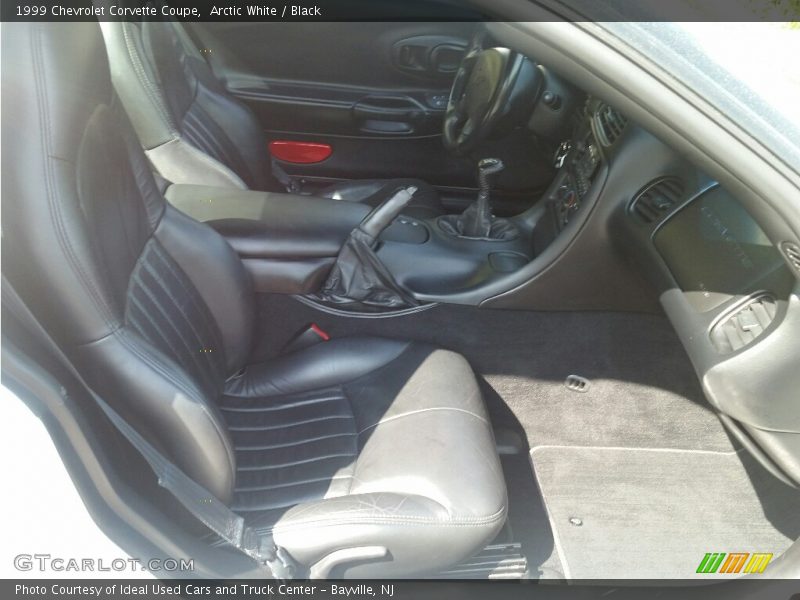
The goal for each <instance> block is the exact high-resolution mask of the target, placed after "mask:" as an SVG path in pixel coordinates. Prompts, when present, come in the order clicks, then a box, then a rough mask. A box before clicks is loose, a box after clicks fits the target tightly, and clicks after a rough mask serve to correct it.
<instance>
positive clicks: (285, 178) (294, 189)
mask: <svg viewBox="0 0 800 600" xmlns="http://www.w3.org/2000/svg"><path fill="white" fill-rule="evenodd" d="M271 163H272V164H271V166H272V176H273V177H274V178H275V179H277V180H278V183H280V184H281V185H282V186H283V187H284V188H285V189H286V191H287V192H289V193H290V194H299V193H300V192H301V191H302V188H301V186H300V182H299V181H298V180H297V178H296V177H292V176H291V175H289V174H288V173H287V172H286V171H285V170H284V168H283V167H282V166H280V165H279V164H278V161H277V159H276V158H275V157H274V156H273V157H272V161H271Z"/></svg>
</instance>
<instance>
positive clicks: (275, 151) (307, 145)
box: [269, 140, 333, 165]
mask: <svg viewBox="0 0 800 600" xmlns="http://www.w3.org/2000/svg"><path fill="white" fill-rule="evenodd" d="M269 152H270V154H271V155H272V156H274V157H275V158H277V159H278V160H282V161H283V162H288V163H296V164H301V165H309V164H312V163H318V162H322V161H323V160H325V159H326V158H328V157H329V156H330V155H331V154H333V148H331V147H330V145H328V144H319V143H317V142H293V141H288V140H276V141H274V142H270V143H269Z"/></svg>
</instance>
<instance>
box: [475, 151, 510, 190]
mask: <svg viewBox="0 0 800 600" xmlns="http://www.w3.org/2000/svg"><path fill="white" fill-rule="evenodd" d="M505 168H506V166H505V165H504V164H503V161H502V160H500V159H499V158H484V159H481V160H480V161H478V186H479V188H480V191H481V192H482V193H485V194H488V193H489V191H490V189H491V187H492V185H493V184H494V181H495V178H496V176H497V175H498V174H499V173H500V171H502V170H503V169H505Z"/></svg>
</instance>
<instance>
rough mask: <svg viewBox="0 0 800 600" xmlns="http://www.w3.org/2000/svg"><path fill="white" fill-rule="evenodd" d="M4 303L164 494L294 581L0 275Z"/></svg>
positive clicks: (269, 543)
mask: <svg viewBox="0 0 800 600" xmlns="http://www.w3.org/2000/svg"><path fill="white" fill-rule="evenodd" d="M2 302H3V304H4V305H5V306H6V308H8V309H9V310H10V311H11V313H12V314H13V315H14V317H16V319H17V320H18V321H19V322H20V324H22V325H23V326H25V328H26V329H27V330H28V331H29V332H30V333H32V334H34V335H35V336H36V337H37V338H38V339H40V340H41V341H42V342H43V343H44V344H45V346H46V347H47V348H48V349H49V350H50V351H52V353H53V354H54V355H55V358H57V359H58V360H59V361H60V362H61V363H62V364H63V365H64V367H65V368H66V369H67V370H68V371H69V372H70V373H71V374H72V375H73V376H74V377H75V378H76V379H77V380H78V382H79V383H80V384H81V385H82V386H83V387H84V388H85V389H86V390H87V391H88V392H89V394H90V395H91V397H92V398H93V399H94V401H95V402H96V403H97V405H98V406H99V407H100V408H101V409H102V411H103V412H104V413H105V415H106V416H107V417H108V419H109V420H110V421H111V423H113V425H114V426H115V427H116V428H117V430H118V431H119V432H120V433H121V434H122V435H123V436H125V438H126V439H127V440H128V441H129V442H130V443H131V445H132V446H133V447H134V448H136V450H138V451H139V453H140V454H141V455H142V457H143V458H144V459H145V460H146V461H147V464H149V465H150V468H151V469H152V470H153V473H155V475H156V476H157V477H158V484H159V485H160V486H161V487H163V488H164V489H166V490H168V491H169V492H170V493H171V494H172V495H173V496H174V497H175V499H176V500H178V502H180V503H181V505H182V506H183V507H184V508H185V509H186V510H187V511H189V513H191V514H192V515H193V516H194V517H195V518H197V519H198V520H199V521H200V522H202V523H203V524H204V525H205V526H206V527H208V528H209V529H210V530H211V531H213V532H214V533H216V534H217V535H218V536H219V537H221V538H222V539H224V540H225V541H226V542H228V543H229V544H231V545H232V546H233V547H234V548H236V549H238V550H240V551H241V552H243V553H244V554H246V555H247V556H249V557H250V558H252V559H254V560H255V561H256V562H258V563H259V564H262V565H265V566H266V567H267V569H268V570H269V572H270V574H271V575H272V577H274V578H275V579H292V578H293V577H294V575H295V572H296V563H295V562H294V560H293V559H292V558H291V556H289V554H288V553H287V552H286V551H285V550H284V549H283V548H280V547H279V546H277V545H276V544H275V542H274V540H273V539H272V536H269V535H261V534H259V533H257V532H256V531H255V530H254V529H253V528H252V527H249V526H248V525H246V524H245V521H244V519H243V518H242V517H241V516H240V515H237V514H236V513H235V512H233V511H232V510H231V509H230V508H229V507H228V506H226V505H225V504H224V503H222V502H220V501H219V500H218V499H217V498H216V497H215V496H214V495H213V494H212V493H211V492H209V491H208V490H207V489H206V488H204V487H203V486H202V485H200V484H199V483H197V482H196V481H195V480H194V479H192V478H191V477H189V476H188V475H186V473H184V472H183V471H182V470H181V469H180V468H179V467H178V466H176V465H175V464H174V463H172V462H171V461H170V460H169V459H167V458H166V457H165V456H164V455H163V454H161V452H159V451H158V450H157V449H156V448H155V447H154V446H153V445H152V444H151V443H150V442H148V441H147V440H146V439H145V438H144V437H143V436H142V435H141V434H140V433H139V432H138V431H136V430H135V429H134V428H133V427H132V426H131V425H130V424H129V423H128V422H127V421H126V420H125V419H123V418H122V416H121V415H120V414H119V413H118V412H117V411H115V410H114V409H113V408H112V407H111V406H110V405H109V404H108V403H107V402H106V401H105V400H103V399H102V398H101V397H100V396H98V395H97V394H96V393H95V392H94V391H93V390H92V389H91V387H89V385H88V384H87V383H86V381H85V380H84V379H83V377H82V376H81V374H80V373H79V372H78V370H77V369H76V368H75V367H74V366H73V364H72V362H71V361H70V360H69V359H68V358H67V356H66V355H65V354H64V352H63V351H62V350H61V348H60V347H59V346H58V344H57V343H56V342H55V340H53V338H52V337H51V336H50V334H49V333H48V332H47V330H45V329H44V327H43V326H42V325H41V323H39V321H38V320H37V319H36V317H35V316H34V315H33V313H32V312H31V311H30V309H28V307H27V306H26V305H25V303H24V302H23V301H22V299H21V298H20V297H19V295H17V292H16V290H14V288H13V287H12V286H11V285H10V284H9V282H8V280H7V279H6V277H5V275H3V276H2Z"/></svg>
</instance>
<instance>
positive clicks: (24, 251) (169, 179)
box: [2, 9, 800, 580]
mask: <svg viewBox="0 0 800 600" xmlns="http://www.w3.org/2000/svg"><path fill="white" fill-rule="evenodd" d="M465 10H466V9H465ZM463 16H464V18H463V19H461V20H459V19H454V20H453V21H448V22H408V23H398V22H386V23H379V22H370V23H348V22H332V23H326V24H324V26H323V25H312V24H308V23H279V24H278V23H264V22H236V21H226V22H202V23H199V22H198V23H178V22H169V21H142V22H135V21H124V22H122V21H120V22H113V21H105V22H102V23H100V24H98V23H96V22H85V23H68V24H65V23H13V24H10V23H4V24H3V30H2V62H3V64H2V88H3V111H2V145H3V153H2V172H3V177H2V196H3V202H2V221H3V232H2V244H3V248H2V250H3V263H2V271H3V315H2V319H3V330H2V337H3V384H4V385H5V386H7V387H9V388H10V389H12V390H13V391H14V392H15V393H16V394H17V395H18V396H19V397H20V398H21V399H22V400H23V401H25V402H26V403H27V404H28V405H29V406H30V407H31V409H32V410H33V411H34V412H35V413H36V414H37V415H38V416H40V418H42V420H43V421H44V422H45V424H46V425H47V427H48V430H49V431H50V432H51V434H52V436H53V438H54V441H55V443H56V446H57V448H58V449H59V451H60V453H61V455H62V457H63V458H64V462H65V465H66V467H67V469H68V470H69V472H70V474H71V476H72V478H73V480H74V481H75V484H76V487H77V488H78V490H79V491H80V493H81V495H82V498H83V499H84V502H85V503H86V505H87V507H88V509H89V511H90V512H91V514H92V515H93V517H94V518H95V520H96V521H97V523H98V524H99V525H100V526H101V528H103V530H104V531H106V533H107V534H108V535H109V537H111V539H113V540H114V541H116V542H117V543H118V544H119V545H120V547H122V548H123V549H125V550H126V551H128V552H130V553H131V554H135V555H142V556H158V555H169V556H182V555H187V556H192V557H194V558H195V560H196V568H197V570H198V572H199V574H202V575H203V576H208V577H215V578H230V577H261V576H263V572H261V571H259V570H258V565H257V564H256V562H254V561H253V560H252V557H251V556H246V555H244V554H242V553H240V552H237V551H236V549H235V548H232V547H231V545H230V543H228V541H229V540H226V539H224V538H222V537H220V535H219V532H217V531H215V530H214V529H213V528H209V527H208V526H207V523H206V524H204V523H203V522H200V521H199V520H198V518H197V515H196V514H193V513H192V510H191V509H189V510H187V507H186V505H185V504H182V503H181V502H179V501H178V500H177V499H176V497H175V496H174V495H172V494H170V493H169V492H168V490H167V489H165V487H168V486H166V485H165V483H164V482H163V481H162V480H161V479H163V478H161V479H160V478H159V477H156V476H155V475H154V473H153V471H152V469H151V465H149V464H148V461H147V460H145V458H144V457H143V456H141V455H139V453H138V452H137V449H136V448H135V447H134V446H132V445H131V441H130V438H127V439H126V436H125V435H122V434H121V431H120V430H119V429H118V427H117V426H115V424H114V423H113V422H112V420H111V419H110V418H109V415H108V413H107V412H105V411H104V410H103V409H102V407H101V406H100V405H99V404H98V403H97V402H96V401H95V400H94V398H93V394H95V395H97V396H99V397H100V398H102V399H103V400H104V401H105V402H106V403H108V405H110V406H111V407H113V410H114V411H116V413H118V414H119V415H120V416H121V417H122V419H123V420H124V421H125V422H126V423H128V424H129V425H130V426H131V427H132V428H133V429H134V430H135V431H136V432H138V434H139V435H140V436H141V437H142V438H144V439H145V440H147V442H148V443H149V444H150V445H152V447H154V448H155V449H156V450H157V451H158V452H159V453H160V454H163V456H165V457H166V458H167V459H168V460H169V461H170V462H171V463H174V465H175V466H177V468H179V469H180V471H181V472H182V473H184V474H185V475H187V476H188V477H189V478H190V479H191V480H192V481H193V482H195V483H196V484H197V485H199V486H201V487H200V488H199V489H202V490H205V491H206V492H207V494H209V495H210V496H209V498H211V497H213V502H218V503H220V505H222V506H224V507H227V509H229V510H230V511H232V512H233V513H234V514H235V515H238V516H239V517H241V518H242V520H243V523H244V524H245V525H246V526H247V527H248V531H249V532H250V533H251V534H252V535H253V536H254V538H255V539H256V541H257V543H261V544H265V543H266V544H272V545H274V547H275V548H277V549H278V550H279V551H280V554H281V556H282V557H283V560H285V561H286V562H289V563H291V566H292V569H293V570H294V575H295V576H298V577H312V578H344V577H346V578H422V577H425V578H427V577H431V578H445V579H472V578H479V579H487V578H491V579H504V578H505V579H518V578H531V579H548V580H597V579H626V578H642V579H653V580H655V579H685V578H691V577H706V578H708V577H714V575H704V574H700V573H699V571H700V570H699V569H698V563H700V561H701V559H703V557H704V555H705V554H706V553H710V552H734V551H735V552H752V553H769V554H772V555H773V556H774V558H773V561H777V560H778V559H779V557H781V555H783V554H784V553H786V552H787V551H788V550H789V549H790V547H794V548H797V544H796V540H797V539H798V538H800V510H798V507H799V506H800V490H798V487H800V411H799V410H798V403H797V391H796V390H797V389H798V385H800V379H798V377H799V375H798V370H797V356H798V352H800V336H798V335H797V332H798V331H800V322H799V321H800V300H798V279H800V245H798V244H797V243H796V242H795V241H794V239H795V238H794V234H793V233H792V230H791V228H790V227H789V226H788V225H787V223H786V222H785V221H784V220H782V219H781V217H780V216H779V215H777V214H775V212H774V211H772V210H771V208H770V207H768V206H766V205H764V206H753V205H752V203H747V202H743V201H742V199H741V198H740V197H739V196H738V195H737V194H736V193H735V192H734V191H732V190H729V189H728V188H727V187H726V186H724V185H722V184H720V183H719V182H718V181H716V180H715V179H714V178H713V177H711V176H710V175H708V174H707V173H706V172H705V171H704V170H703V169H702V168H701V167H700V166H698V165H696V164H695V162H693V161H692V160H691V157H688V156H685V155H684V154H682V153H681V152H679V151H677V150H675V149H673V147H671V146H670V145H669V144H668V143H666V142H665V141H663V140H662V139H660V138H659V137H658V136H656V135H654V134H653V133H650V132H649V131H648V130H646V129H645V128H644V127H643V126H641V125H639V124H637V122H636V121H635V120H634V119H633V118H632V117H630V116H628V115H626V113H625V112H624V111H623V110H621V109H618V108H617V107H615V105H613V102H611V101H609V100H608V99H606V98H603V97H600V96H598V95H596V94H593V93H589V92H587V91H586V88H585V86H584V85H583V82H582V81H581V80H580V79H579V78H575V77H574V76H572V77H571V76H570V74H569V73H564V72H559V70H558V69H557V68H555V66H550V65H548V64H543V63H542V62H539V60H537V56H534V55H531V54H530V53H526V52H525V51H524V50H523V49H522V48H521V47H520V46H518V45H517V44H516V43H515V42H514V41H513V40H512V39H510V38H508V37H504V35H503V32H504V29H503V28H502V26H500V24H492V23H483V22H475V20H474V19H473V18H470V17H472V16H473V15H471V14H470V13H466V12H465V14H464V15H463ZM334 49H335V50H334ZM11 148H13V151H9V149H11ZM12 295H13V296H12ZM14 298H17V299H18V302H17V303H16V304H15V302H12V300H14ZM21 306H23V307H24V308H20V307H21ZM26 311H29V312H30V315H32V316H33V318H34V319H35V321H36V322H37V323H39V324H40V325H41V327H42V329H43V330H44V331H46V337H47V338H48V339H49V338H52V340H53V341H54V342H55V345H56V346H57V347H58V349H59V350H60V352H63V356H65V357H66V359H67V360H66V361H64V360H61V358H60V353H59V352H53V350H52V348H50V347H48V345H47V344H46V343H44V342H43V339H42V337H41V336H37V335H34V332H33V331H32V330H31V328H30V327H29V326H26V318H25V316H24V315H23V314H22V313H24V312H26ZM67 363H68V364H67ZM88 388H90V389H91V392H90V391H89V389H88ZM198 502H200V500H198ZM209 502H211V500H209ZM793 544H794V546H793ZM273 573H274V572H273Z"/></svg>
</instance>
